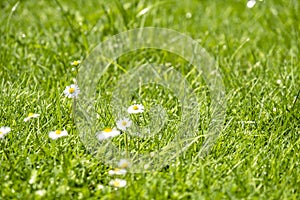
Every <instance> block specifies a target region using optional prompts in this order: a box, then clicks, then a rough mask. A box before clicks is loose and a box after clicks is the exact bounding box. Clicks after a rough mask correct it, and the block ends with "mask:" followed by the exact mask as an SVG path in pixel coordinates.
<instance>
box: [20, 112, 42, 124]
mask: <svg viewBox="0 0 300 200" xmlns="http://www.w3.org/2000/svg"><path fill="white" fill-rule="evenodd" d="M39 116H40V114H35V113H29V114H28V116H27V117H26V118H25V119H24V122H27V121H29V120H30V119H31V118H38V117H39Z"/></svg>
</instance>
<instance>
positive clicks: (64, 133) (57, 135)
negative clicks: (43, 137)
mask: <svg viewBox="0 0 300 200" xmlns="http://www.w3.org/2000/svg"><path fill="white" fill-rule="evenodd" d="M67 135H68V132H67V131H66V130H63V131H62V130H56V131H51V132H50V133H49V137H50V138H51V139H53V140H56V139H57V138H60V137H64V136H67Z"/></svg>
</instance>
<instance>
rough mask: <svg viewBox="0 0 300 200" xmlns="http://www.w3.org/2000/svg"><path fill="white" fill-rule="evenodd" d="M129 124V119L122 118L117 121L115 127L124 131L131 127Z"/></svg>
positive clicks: (130, 122)
mask: <svg viewBox="0 0 300 200" xmlns="http://www.w3.org/2000/svg"><path fill="white" fill-rule="evenodd" d="M131 124H132V121H131V120H130V119H129V118H124V119H120V120H118V121H117V127H118V129H120V130H122V131H125V130H126V128H128V127H130V126H131Z"/></svg>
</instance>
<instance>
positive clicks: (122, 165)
mask: <svg viewBox="0 0 300 200" xmlns="http://www.w3.org/2000/svg"><path fill="white" fill-rule="evenodd" d="M129 166H130V162H129V161H128V160H126V159H121V160H120V161H119V163H118V167H119V168H123V169H124V168H127V167H129Z"/></svg>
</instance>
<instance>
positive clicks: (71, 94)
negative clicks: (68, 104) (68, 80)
mask: <svg viewBox="0 0 300 200" xmlns="http://www.w3.org/2000/svg"><path fill="white" fill-rule="evenodd" d="M79 93H80V89H79V87H78V86H77V85H75V84H72V85H70V86H67V87H66V89H65V90H64V94H65V95H66V96H67V97H68V98H75V97H77V96H78V94H79Z"/></svg>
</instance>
